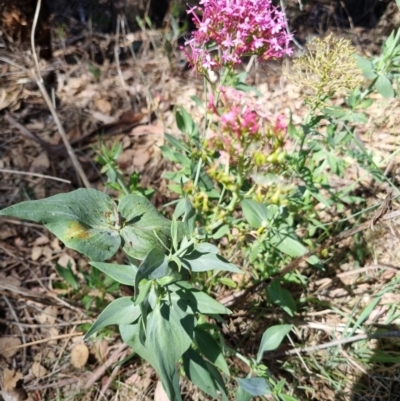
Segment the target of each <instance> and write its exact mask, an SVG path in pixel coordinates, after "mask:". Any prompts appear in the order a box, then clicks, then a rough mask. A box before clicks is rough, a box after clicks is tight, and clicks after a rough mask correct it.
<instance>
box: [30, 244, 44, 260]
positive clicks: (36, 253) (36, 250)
mask: <svg viewBox="0 0 400 401" xmlns="http://www.w3.org/2000/svg"><path fill="white" fill-rule="evenodd" d="M42 252H43V248H42V247H41V246H34V247H33V248H32V251H31V259H32V260H33V261H34V262H35V261H36V260H38V259H39V258H40V257H41V256H42Z"/></svg>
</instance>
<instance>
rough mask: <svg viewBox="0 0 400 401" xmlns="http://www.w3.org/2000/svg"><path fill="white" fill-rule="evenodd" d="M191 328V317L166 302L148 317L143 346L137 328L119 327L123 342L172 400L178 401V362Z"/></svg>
mask: <svg viewBox="0 0 400 401" xmlns="http://www.w3.org/2000/svg"><path fill="white" fill-rule="evenodd" d="M194 326H195V319H194V316H192V315H187V314H185V313H184V312H183V311H182V310H181V309H180V308H178V307H176V306H174V305H172V306H169V305H167V304H166V303H162V304H158V305H157V306H156V307H155V309H154V310H153V311H152V312H151V313H150V314H149V315H148V316H147V335H146V340H145V344H144V346H143V345H142V344H141V343H140V340H139V327H138V325H127V326H126V325H122V326H120V332H121V336H122V339H123V340H124V342H125V343H127V344H128V345H129V346H131V347H132V348H133V349H134V350H135V352H137V353H138V354H139V355H140V356H141V357H142V358H144V359H145V360H146V361H148V362H149V363H150V364H151V365H152V366H153V367H154V369H155V370H156V371H157V373H158V374H159V375H160V378H161V381H162V383H163V387H164V389H165V391H166V393H167V395H168V397H169V399H170V400H171V401H180V400H181V396H180V391H179V380H178V370H177V363H178V361H179V359H180V358H181V357H182V355H183V354H184V353H185V352H186V351H187V350H188V349H189V347H190V345H191V343H192V341H193V332H194Z"/></svg>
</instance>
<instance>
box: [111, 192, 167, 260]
mask: <svg viewBox="0 0 400 401" xmlns="http://www.w3.org/2000/svg"><path fill="white" fill-rule="evenodd" d="M118 211H119V212H120V214H121V217H122V219H123V228H122V229H121V231H120V233H121V236H122V238H123V240H124V248H123V249H124V252H126V253H127V254H128V255H129V256H132V257H134V258H137V259H144V258H145V256H146V255H147V254H148V253H149V252H150V251H151V250H152V249H153V248H158V249H160V250H163V249H164V247H163V245H162V244H161V243H160V241H162V242H163V243H164V245H166V246H168V244H169V241H170V232H171V222H170V221H169V220H168V219H166V218H165V217H164V216H162V215H161V214H160V213H159V212H158V211H157V209H156V208H155V207H154V206H153V205H152V204H151V203H150V202H149V201H148V200H147V199H146V198H144V197H143V196H140V195H126V196H124V197H123V198H122V199H121V201H120V203H119V205H118Z"/></svg>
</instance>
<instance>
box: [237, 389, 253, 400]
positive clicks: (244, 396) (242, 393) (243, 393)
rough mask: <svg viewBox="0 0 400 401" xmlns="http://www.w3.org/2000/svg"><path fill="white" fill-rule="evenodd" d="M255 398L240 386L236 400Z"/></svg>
mask: <svg viewBox="0 0 400 401" xmlns="http://www.w3.org/2000/svg"><path fill="white" fill-rule="evenodd" d="M252 398H253V396H252V395H251V394H250V393H248V392H247V391H246V390H245V389H243V388H242V387H240V386H238V388H237V390H236V396H235V401H249V400H251V399H252Z"/></svg>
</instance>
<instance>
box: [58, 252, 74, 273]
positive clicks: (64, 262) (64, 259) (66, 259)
mask: <svg viewBox="0 0 400 401" xmlns="http://www.w3.org/2000/svg"><path fill="white" fill-rule="evenodd" d="M57 263H58V264H59V265H60V266H62V267H65V268H67V267H68V263H70V266H71V269H72V271H73V272H74V273H76V262H75V260H74V259H73V258H72V257H71V256H70V255H68V254H67V253H63V254H62V255H61V256H60V257H59V258H58V260H57Z"/></svg>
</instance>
